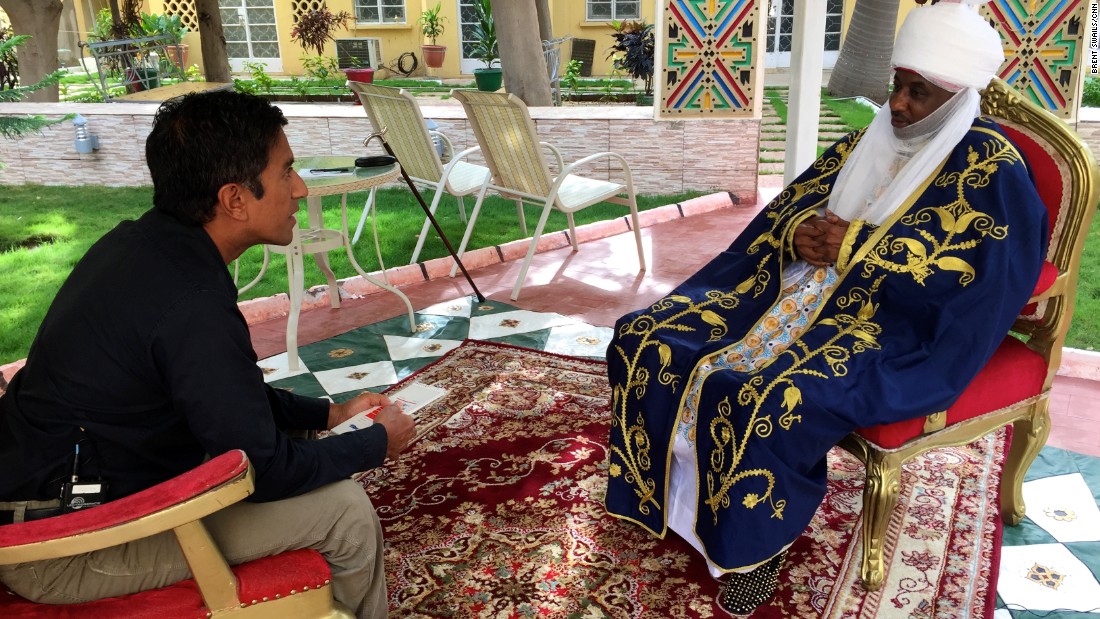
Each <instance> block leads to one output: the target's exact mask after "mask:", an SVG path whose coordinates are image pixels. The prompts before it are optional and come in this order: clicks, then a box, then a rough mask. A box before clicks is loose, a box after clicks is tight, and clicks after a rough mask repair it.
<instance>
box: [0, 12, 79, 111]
mask: <svg viewBox="0 0 1100 619" xmlns="http://www.w3.org/2000/svg"><path fill="white" fill-rule="evenodd" d="M0 8H3V9H4V12H6V13H7V14H8V17H9V18H11V28H12V32H13V33H14V34H29V35H30V36H31V39H30V40H29V41H27V42H26V43H24V44H22V45H20V46H19V47H17V48H16V52H17V53H18V54H19V56H18V58H19V83H20V84H21V85H30V84H34V83H37V82H38V81H39V80H41V79H42V78H44V77H46V76H47V75H49V74H50V73H53V72H54V71H56V70H57V29H58V27H59V26H60V25H61V9H62V8H64V7H63V6H62V4H61V0H0ZM27 101H40V102H56V101H57V84H54V85H53V86H49V87H47V88H43V89H42V90H38V91H35V92H32V93H30V94H29V95H27Z"/></svg>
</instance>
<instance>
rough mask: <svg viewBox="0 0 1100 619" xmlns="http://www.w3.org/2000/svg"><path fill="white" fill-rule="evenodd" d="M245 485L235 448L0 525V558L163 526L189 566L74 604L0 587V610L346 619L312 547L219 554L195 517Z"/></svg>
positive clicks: (8, 560) (90, 546)
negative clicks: (157, 583)
mask: <svg viewBox="0 0 1100 619" xmlns="http://www.w3.org/2000/svg"><path fill="white" fill-rule="evenodd" d="M252 491H253V473H252V465H251V464H249V462H248V457H247V456H246V455H245V454H244V452H243V451H239V450H236V451H230V452H227V453H224V454H222V455H220V456H218V457H217V458H213V459H211V460H209V461H207V462H205V463H203V464H202V465H200V466H198V467H197V468H195V469H192V470H191V471H188V472H187V473H185V474H183V475H180V476H178V477H176V478H173V479H170V480H168V481H166V482H163V483H161V484H158V485H156V486H153V487H152V488H149V489H147V490H144V491H142V492H139V493H137V494H133V495H130V496H128V497H124V498H121V499H118V500H115V501H111V502H109V503H105V504H103V505H101V506H98V507H93V508H88V509H84V510H81V511H77V512H73V513H70V514H64V515H61V516H55V517H52V518H45V519H42V520H34V521H30V522H21V523H17V524H10V525H6V526H0V565H9V564H13V563H23V562H26V561H38V560H42V559H54V558H60V557H68V556H73V555H77V554H81V553H85V552H91V551H94V550H100V549H103V548H109V547H111V546H117V545H119V544H124V543H126V542H130V541H133V540H136V539H141V538H144V537H148V536H150V535H153V534H155V533H160V532H162V531H168V530H171V531H172V532H173V533H175V535H176V538H177V540H178V541H179V544H180V548H181V549H182V550H183V554H184V556H185V557H186V558H187V564H188V565H189V566H190V568H191V573H192V575H193V577H192V579H191V580H185V581H182V582H179V583H176V584H174V585H170V586H168V587H164V588H161V589H153V590H150V591H144V592H141V593H136V594H132V595H125V596H120V597H114V598H107V599H104V600H97V601H94V602H87V603H84V604H65V605H48V604H36V603H33V602H29V601H27V600H24V599H23V598H21V597H19V596H17V595H15V594H13V593H10V592H7V591H4V590H3V587H2V586H0V617H25V618H35V619H38V618H57V619H61V618H64V617H88V618H90V619H97V618H107V617H158V618H160V619H166V618H175V617H179V618H181V619H182V618H188V619H199V618H201V617H225V616H229V615H232V616H233V617H240V618H249V617H256V618H261V617H262V618H264V619H276V618H287V619H291V618H293V619H299V618H307V617H308V618H316V619H320V618H329V619H351V618H352V617H353V615H352V614H351V613H350V612H348V611H347V610H346V609H344V608H343V607H341V606H339V605H338V604H336V603H335V602H334V601H333V599H332V589H331V586H330V585H329V578H330V572H329V567H328V564H327V563H326V562H325V560H324V557H322V556H321V555H320V553H318V552H316V551H314V550H293V551H289V552H284V553H281V554H278V555H275V556H272V557H264V558H262V559H257V560H255V561H250V562H248V563H243V564H241V565H235V566H232V567H230V566H229V565H228V564H227V563H226V561H225V559H224V558H223V557H222V555H221V553H220V552H219V550H218V547H217V546H216V545H215V544H214V541H213V540H212V539H211V537H210V534H209V533H208V532H207V530H206V528H205V527H204V526H203V524H202V520H201V519H202V517H203V516H207V515H209V514H212V513H214V512H216V511H218V510H219V509H221V508H223V507H225V506H227V505H230V504H232V503H236V502H237V501H240V500H241V499H244V498H245V497H246V496H248V495H250V494H252Z"/></svg>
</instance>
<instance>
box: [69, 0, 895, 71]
mask: <svg viewBox="0 0 1100 619" xmlns="http://www.w3.org/2000/svg"><path fill="white" fill-rule="evenodd" d="M77 1H78V2H79V3H80V7H79V8H80V10H78V11H77V12H76V14H77V22H78V24H79V29H80V33H81V36H80V38H81V40H85V39H87V33H88V31H89V30H90V25H89V23H88V22H89V20H90V19H92V18H93V16H94V15H95V12H96V11H97V10H98V9H99V7H102V6H106V0H77ZM177 1H178V0H177ZM501 1H511V0H501ZM762 1H764V2H766V1H767V0H762ZM822 1H823V0H822ZM439 2H440V7H441V9H442V11H441V14H442V15H443V16H444V18H445V21H444V32H443V35H442V36H441V37H440V38H439V40H438V44H439V45H445V46H447V56H446V58H445V60H444V63H443V66H442V67H441V68H439V69H427V68H426V66H425V65H424V60H423V53H422V52H421V51H420V45H421V44H422V43H428V42H429V41H425V40H424V37H423V35H421V33H420V26H419V25H418V24H417V23H416V20H417V18H418V17H419V16H420V14H421V13H422V12H423V11H424V10H425V9H426V8H429V7H431V6H434V5H435V4H436V0H407V2H406V3H405V15H406V23H404V24H392V25H389V24H387V25H360V24H356V23H355V22H354V20H352V21H349V27H348V29H346V30H339V31H337V33H336V37H337V38H341V39H342V38H357V37H374V38H378V39H380V42H381V46H382V62H383V64H385V65H390V66H393V65H395V64H396V62H397V59H398V57H399V56H400V55H401V54H403V53H405V52H412V53H414V54H415V55H416V58H417V60H418V61H419V63H420V66H419V68H418V70H417V75H427V76H432V77H441V78H455V77H461V76H463V74H462V73H461V71H460V66H459V65H460V60H461V51H460V50H459V29H458V23H459V20H458V4H459V3H458V0H439ZM855 3H856V0H844V22H843V23H844V26H843V32H845V33H847V31H848V27H849V25H850V23H851V19H852V12H853V10H854V7H855ZM317 4H320V1H319V0H317ZM325 4H327V5H328V7H329V9H330V10H332V11H333V12H340V11H347V12H348V13H352V14H354V5H353V0H325ZM641 4H642V18H643V19H644V20H645V21H647V22H649V23H651V24H652V23H655V21H656V15H655V10H656V3H654V2H648V1H647V2H642V3H641ZM274 5H275V18H276V22H277V28H278V34H279V48H280V53H281V57H282V64H283V70H282V72H281V74H285V75H304V74H305V69H304V68H303V66H302V58H303V57H304V56H307V55H308V56H312V55H313V51H312V50H311V51H306V50H303V49H302V48H301V47H300V46H299V45H297V44H296V43H294V42H293V41H291V39H290V31H291V29H292V28H293V23H294V21H293V15H292V8H291V7H292V4H291V0H274ZM164 7H165V0H145V2H144V8H143V11H144V12H147V13H162V12H164ZM915 7H916V3H915V2H914V1H913V0H903V1H902V2H901V6H900V8H899V10H898V22H897V23H898V25H899V26H900V25H901V22H902V21H903V20H904V19H905V16H906V15H907V14H908V13H909V11H910V10H912V9H913V8H915ZM550 13H551V24H552V27H553V33H554V36H555V37H561V36H565V35H572V36H573V37H575V38H580V39H592V40H594V41H595V42H596V44H595V52H594V54H593V59H592V74H593V75H596V76H599V75H609V74H610V73H611V72H612V67H611V60H610V59H608V58H607V55H608V48H610V47H611V44H612V43H613V41H612V39H611V33H612V32H613V30H612V28H611V25H610V23H609V22H606V21H587V20H586V19H585V2H584V0H551V1H550ZM183 42H184V43H187V44H188V45H189V46H190V53H189V60H188V63H189V64H198V65H199V66H202V55H201V51H200V49H199V48H200V43H199V33H198V32H197V31H191V32H188V34H187V35H186V36H185V37H184V41H183ZM569 51H570V47H569V44H568V43H567V44H566V45H565V46H563V56H562V60H563V64H564V62H565V61H568V55H569ZM324 55H325V56H328V57H333V58H335V56H336V46H335V44H334V43H332V42H329V44H328V45H326V46H325V54H324ZM276 74H280V73H276ZM467 75H468V74H467Z"/></svg>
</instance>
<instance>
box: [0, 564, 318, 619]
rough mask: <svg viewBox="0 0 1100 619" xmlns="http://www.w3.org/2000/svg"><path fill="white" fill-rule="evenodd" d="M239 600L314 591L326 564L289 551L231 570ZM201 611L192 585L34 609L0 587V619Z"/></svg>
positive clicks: (176, 615) (167, 616)
mask: <svg viewBox="0 0 1100 619" xmlns="http://www.w3.org/2000/svg"><path fill="white" fill-rule="evenodd" d="M233 573H234V574H236V575H237V580H238V583H239V585H238V590H239V591H240V600H241V601H242V602H244V603H246V604H248V605H250V606H251V605H252V601H253V600H257V601H259V603H261V604H262V603H263V602H262V600H263V599H264V598H265V597H266V598H267V599H268V600H274V599H275V596H276V595H279V596H280V597H287V596H289V595H290V592H291V591H292V590H293V591H298V592H300V591H302V590H304V589H305V588H306V587H309V588H310V589H316V588H317V587H321V586H323V585H324V584H325V582H327V581H328V580H329V578H330V576H331V572H330V571H329V567H328V563H326V562H325V559H324V557H322V556H321V554H320V553H318V552H317V551H315V550H292V551H289V552H284V553H282V554H280V555H276V556H274V557H265V558H262V559H257V560H255V561H250V562H248V563H243V564H241V565H237V566H234V567H233ZM206 612H207V611H206V606H205V605H203V602H202V596H201V595H200V594H199V589H198V586H196V585H195V581H193V580H184V581H181V582H178V583H176V584H174V585H170V586H168V587H164V588H162V589H153V590H151V591H144V592H142V593H134V594H132V595H123V596H120V597H114V598H107V599H105V600H98V601H95V602H87V603H85V604H66V605H58V606H50V605H45V604H35V603H32V602H28V601H26V600H24V599H23V598H21V597H19V596H17V595H15V594H13V593H10V592H8V591H6V590H4V589H3V588H0V617H5V618H6V619H32V618H33V619H40V618H41V619H46V618H48V619H108V618H114V619H118V618H120V617H124V618H125V619H205V617H206Z"/></svg>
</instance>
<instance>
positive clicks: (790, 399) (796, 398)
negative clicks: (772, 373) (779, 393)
mask: <svg viewBox="0 0 1100 619" xmlns="http://www.w3.org/2000/svg"><path fill="white" fill-rule="evenodd" d="M801 403H802V391H801V390H800V389H799V388H798V387H795V386H794V385H791V386H790V387H787V389H786V390H785V391H784V392H783V408H785V409H787V412H788V413H789V412H791V411H793V410H794V407H796V406H798V405H799V404H801Z"/></svg>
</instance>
